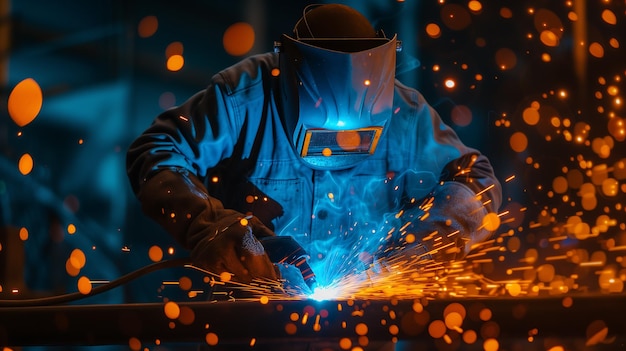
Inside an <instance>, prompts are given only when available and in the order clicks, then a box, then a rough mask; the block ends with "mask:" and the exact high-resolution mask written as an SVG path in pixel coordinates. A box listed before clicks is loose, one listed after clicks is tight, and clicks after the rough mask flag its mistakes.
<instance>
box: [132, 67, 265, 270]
mask: <svg viewBox="0 0 626 351" xmlns="http://www.w3.org/2000/svg"><path fill="white" fill-rule="evenodd" d="M218 78H219V77H218ZM216 79H217V78H216ZM224 96H225V94H224V93H223V92H221V91H220V90H219V88H218V85H217V84H213V85H209V87H208V88H207V89H206V90H204V91H202V92H199V93H197V94H195V95H194V96H192V97H191V98H189V99H188V100H187V101H186V102H185V103H183V104H182V105H180V106H178V107H176V108H172V109H169V110H167V111H164V112H163V113H162V114H160V115H159V116H158V117H157V118H156V119H155V120H154V122H153V123H152V125H150V126H149V127H148V128H147V129H146V130H145V131H144V132H143V133H142V134H141V135H139V136H138V137H137V138H136V139H135V140H134V141H133V143H132V144H131V145H130V147H129V149H128V153H127V157H126V168H127V173H128V178H129V181H130V184H131V187H132V189H133V192H134V193H135V194H136V196H137V197H138V199H139V201H140V202H141V205H142V208H143V211H144V213H145V214H146V215H147V216H149V217H150V218H152V219H154V220H155V221H156V222H157V223H159V224H160V225H161V226H162V227H163V228H165V229H166V230H167V231H168V232H169V233H170V234H171V235H172V236H173V237H174V238H175V239H176V240H177V241H178V242H179V243H180V244H181V245H183V246H184V247H185V248H187V249H189V250H191V255H192V259H193V261H194V263H195V264H196V265H198V266H200V267H202V268H206V269H208V270H210V271H212V272H214V273H222V272H223V271H228V272H230V273H233V274H235V278H234V279H237V280H243V281H247V280H250V279H251V278H253V277H259V278H271V279H273V278H276V273H275V272H274V268H273V265H272V264H271V263H270V262H269V258H268V257H267V255H265V253H264V252H263V250H262V246H260V244H259V242H258V241H257V239H256V236H259V237H262V236H268V235H273V233H272V232H271V231H270V230H269V229H267V228H266V227H265V226H264V225H263V224H262V223H261V222H260V221H259V220H258V219H256V218H254V217H252V218H249V219H247V221H248V225H247V226H246V225H241V224H240V221H241V220H242V219H243V218H244V214H242V213H238V212H237V211H233V210H230V209H225V208H224V206H223V204H222V203H221V201H219V200H218V199H216V198H214V197H212V196H210V194H209V193H208V192H207V189H206V187H205V186H204V183H203V182H202V181H201V180H202V177H206V176H207V170H210V169H212V167H215V166H216V165H217V164H218V163H219V162H220V161H221V160H222V159H223V158H226V157H229V156H231V155H232V153H233V149H234V145H235V143H237V141H238V138H239V135H240V134H239V133H242V130H243V128H242V125H243V124H244V123H243V121H241V120H239V119H237V118H236V117H237V115H236V114H235V113H234V112H233V111H232V107H231V106H230V105H229V104H228V103H227V100H225V99H224V98H223V97H224ZM249 128H255V126H250V127H249ZM244 222H245V221H244ZM248 229H251V232H252V233H250V231H249V230H248Z"/></svg>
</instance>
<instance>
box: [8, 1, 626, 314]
mask: <svg viewBox="0 0 626 351" xmlns="http://www.w3.org/2000/svg"><path fill="white" fill-rule="evenodd" d="M340 2H342V3H346V4H349V5H352V6H354V7H356V8H357V9H359V10H360V11H362V12H363V13H364V14H365V15H366V16H367V17H369V18H370V19H371V20H372V22H373V23H374V24H375V26H376V27H377V28H382V29H384V31H385V33H387V35H388V36H390V35H393V34H394V33H397V34H398V36H399V39H400V40H402V42H403V51H402V52H401V53H400V56H399V58H398V78H399V79H400V80H401V81H402V82H404V83H405V84H407V85H411V86H414V87H416V88H418V89H419V90H420V91H421V92H422V93H423V94H424V95H425V97H426V98H427V100H428V101H429V102H430V103H431V104H432V105H433V106H434V107H435V108H436V109H437V110H438V111H439V112H440V114H441V116H442V118H443V119H444V120H445V121H446V122H447V123H448V124H450V125H451V126H452V127H453V128H454V129H455V130H456V131H457V132H458V134H459V135H460V136H461V138H462V139H463V140H464V141H465V142H466V143H467V144H468V145H470V146H473V147H476V148H478V149H480V150H481V151H483V153H485V154H486V155H487V156H488V157H489V158H490V159H491V161H492V163H493V165H494V167H495V169H496V173H497V175H498V177H499V178H500V180H501V181H502V183H503V185H504V191H505V198H504V199H505V202H504V205H503V207H502V208H501V219H502V224H501V228H500V229H499V230H498V233H499V234H500V236H499V241H498V244H499V245H502V247H503V248H504V249H503V251H500V252H499V253H498V252H496V253H495V254H493V255H492V256H491V257H492V262H487V261H484V262H481V263H475V264H474V265H473V267H474V269H475V270H476V271H477V272H478V273H480V274H486V275H488V276H490V275H492V276H493V277H494V280H500V278H513V277H517V278H519V279H525V280H528V281H529V282H527V283H525V284H526V285H524V286H523V287H522V289H523V291H524V292H525V293H527V294H529V295H532V294H536V293H537V291H544V290H545V289H543V288H544V287H550V286H551V285H553V284H555V283H554V282H555V281H557V280H558V283H556V284H557V285H556V286H557V287H561V288H562V287H565V288H566V289H565V290H569V291H582V292H590V291H591V292H602V293H616V292H617V293H621V292H622V287H623V283H622V282H623V281H624V280H625V279H626V273H625V271H624V267H623V265H622V262H623V261H626V260H622V254H621V253H620V252H622V251H621V246H623V245H626V239H625V238H624V236H625V234H624V233H625V230H626V228H625V227H624V220H623V218H624V217H626V214H625V213H624V212H625V207H626V206H624V205H626V204H622V203H623V202H624V201H623V200H624V197H625V196H624V193H625V192H626V185H625V184H626V182H625V180H624V179H625V178H626V175H625V174H624V170H623V169H624V167H623V162H624V160H625V157H626V153H625V151H624V150H625V149H624V142H623V140H624V135H623V132H624V130H623V127H620V126H621V124H620V121H621V116H623V115H624V109H623V106H622V104H623V98H622V97H623V90H624V87H623V85H624V84H623V79H624V76H625V74H626V72H625V71H626V66H624V62H626V54H625V50H624V46H625V45H626V34H625V33H626V28H625V26H624V20H625V16H626V13H625V7H626V5H625V4H624V2H623V1H621V2H620V1H599V0H597V1H584V0H577V1H573V2H549V1H539V0H536V1H517V0H515V1H490V0H484V1H445V2H443V1H435V0H429V1H423V0H422V1H417V0H405V1H393V0H358V1H356V0H355V1H340ZM308 3H310V2H307V1H292V0H289V1H288V0H272V1H269V0H230V1H201V0H179V1H176V2H172V1H147V0H136V1H120V0H94V1H69V0H61V1H43V0H20V1H10V0H0V93H1V95H0V96H1V99H0V233H1V235H0V245H1V246H0V294H4V296H6V295H7V294H14V295H15V294H21V295H22V296H39V295H48V294H52V293H63V292H71V291H76V289H77V280H78V279H79V277H81V276H86V277H88V278H90V279H91V280H94V281H96V280H103V281H106V280H111V279H115V278H117V277H119V276H121V275H123V274H125V273H127V272H130V271H132V270H135V269H138V268H140V267H143V266H145V265H147V264H150V263H152V262H153V259H151V258H150V255H149V251H150V248H151V247H153V246H157V247H159V248H160V249H161V251H162V252H163V255H164V256H163V257H164V258H171V257H183V256H186V255H187V252H185V251H184V250H182V249H181V248H180V247H178V246H177V245H176V244H175V243H174V241H173V240H172V239H171V238H170V237H169V236H167V234H166V233H165V232H164V231H163V230H161V229H160V228H159V227H157V226H156V224H154V223H152V222H151V221H150V220H148V219H147V218H145V217H144V216H143V215H142V214H141V211H140V209H139V206H138V202H137V201H136V200H135V198H134V196H133V195H132V193H131V190H130V187H129V185H128V181H127V179H126V175H125V164H124V159H125V152H126V149H127V147H128V145H129V144H130V143H131V141H132V140H133V139H134V138H135V137H136V136H138V135H139V134H140V133H141V132H142V131H143V130H144V129H145V128H146V127H147V126H148V125H149V124H150V123H151V121H152V120H153V118H154V117H155V116H156V115H157V114H159V113H160V112H161V111H163V110H164V109H166V108H168V107H171V106H173V105H176V104H179V103H182V102H183V101H184V100H185V99H186V98H187V97H189V96H190V95H191V94H193V93H194V92H196V91H198V90H200V89H203V88H204V87H205V85H206V83H207V82H208V80H209V79H210V77H211V76H212V75H213V74H215V73H216V72H218V71H219V70H220V69H222V68H225V67H227V66H229V65H231V64H234V63H235V62H237V61H239V60H240V59H241V58H242V57H244V56H248V55H253V54H256V53H261V52H265V51H269V50H272V49H273V41H274V40H277V39H279V37H280V35H281V33H290V31H291V29H292V27H293V25H294V23H295V21H296V20H297V19H298V18H299V17H300V16H301V13H302V9H303V7H304V6H305V5H306V4H308ZM237 23H246V24H247V25H244V26H241V25H239V26H235V27H233V25H234V24H237ZM329 25H332V23H329ZM250 28H252V29H253V33H254V37H253V38H252V37H251V36H250V33H249V32H246V29H248V30H249V29H250ZM238 30H239V31H238ZM231 35H232V36H231ZM231 38H234V39H231ZM252 39H253V41H251V40H252ZM246 41H249V42H250V43H252V44H251V46H250V47H245V43H246ZM233 46H234V47H235V49H237V48H238V49H240V51H231V52H230V53H229V52H228V50H231V49H230V48H231V47H233ZM242 46H243V47H242ZM172 53H177V54H180V55H181V56H182V57H183V58H184V65H182V68H180V69H175V68H174V69H168V67H167V62H168V58H169V57H170V56H171V55H172ZM28 78H32V79H33V80H34V81H35V82H36V83H37V84H38V86H39V87H40V88H41V91H42V94H43V100H42V105H41V110H40V112H39V113H38V114H37V116H36V118H35V119H34V120H33V121H32V122H31V123H28V124H27V125H24V126H19V125H18V124H17V123H16V122H15V121H14V120H13V119H12V118H11V117H12V116H10V115H9V113H8V110H9V109H8V102H9V100H10V99H9V96H10V94H11V93H12V92H16V91H15V90H14V89H15V87H16V86H18V84H19V83H20V82H23V81H24V80H26V79H28ZM17 93H18V92H16V94H17ZM26 154H28V155H30V156H31V157H32V160H33V167H32V170H31V171H28V172H24V171H21V170H20V167H19V166H20V164H21V163H20V160H24V159H23V157H24V155H26ZM620 162H621V163H620ZM24 173H26V174H24ZM589 189H591V190H589ZM74 228H75V232H74ZM76 250H78V251H79V252H78V253H77V251H76ZM157 251H158V250H157ZM81 252H82V253H83V254H84V257H85V258H86V260H85V263H84V264H82V263H81V262H80V261H81V259H80V256H81V255H80V253H81ZM153 253H154V252H153ZM157 256H158V255H157ZM554 257H557V258H554ZM558 257H561V258H558ZM563 257H564V258H563ZM72 260H73V261H72ZM77 261H78V265H79V266H80V269H79V272H78V271H77V269H76V266H77V263H76V262H77ZM497 262H503V263H502V264H496V263H497ZM520 262H522V263H520ZM524 262H525V263H524ZM583 262H592V263H593V264H590V265H581V263H583ZM598 262H599V263H598ZM527 263H529V264H531V265H533V267H534V268H533V269H532V272H533V273H531V275H527V273H524V275H523V276H516V275H515V274H511V272H510V271H508V272H507V270H508V269H510V268H515V267H517V266H520V265H524V264H527ZM558 264H562V265H561V266H559V265H558ZM68 265H69V268H68ZM588 266H591V267H592V268H589V267H588ZM72 267H74V268H73V269H72ZM499 267H500V268H499ZM542 267H543V269H547V268H546V267H548V268H549V267H552V269H553V271H555V272H556V273H553V274H552V275H551V276H550V275H549V276H548V277H546V276H545V275H544V276H542V275H541V273H540V272H539V271H540V270H541V269H542ZM601 270H603V271H607V270H608V271H610V272H612V274H610V276H611V278H612V279H613V280H612V281H611V282H612V283H610V284H608V283H606V282H605V281H602V280H598V279H599V278H598V276H599V274H598V273H597V272H599V271H601ZM178 278H179V275H178V273H177V272H176V271H167V272H159V273H158V274H157V275H156V276H152V277H146V278H143V279H139V280H137V281H133V282H132V283H130V284H127V285H125V286H124V287H123V288H121V289H116V290H115V291H113V292H111V293H108V294H106V295H103V296H98V297H96V298H94V299H97V301H109V302H147V301H155V300H159V299H160V298H161V297H162V295H163V294H166V293H167V292H163V289H167V287H165V288H163V286H162V285H161V284H160V282H162V281H167V280H174V281H176V280H178ZM616 281H617V282H616ZM607 284H608V285H607ZM615 284H617V285H615ZM620 284H621V285H620ZM524 289H525V290H524ZM561 290H562V289H561ZM503 292H504V293H506V291H505V290H503ZM88 301H96V300H88ZM88 301H87V302H88Z"/></svg>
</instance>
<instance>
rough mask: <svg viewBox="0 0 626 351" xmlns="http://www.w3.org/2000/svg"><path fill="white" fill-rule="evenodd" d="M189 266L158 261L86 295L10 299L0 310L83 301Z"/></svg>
mask: <svg viewBox="0 0 626 351" xmlns="http://www.w3.org/2000/svg"><path fill="white" fill-rule="evenodd" d="M190 264H191V259H190V258H173V259H169V260H164V261H159V262H156V263H152V264H149V265H147V266H144V267H141V268H139V269H137V270H134V271H132V272H130V273H128V274H126V275H123V276H121V277H119V278H117V279H115V280H111V281H110V282H108V283H105V284H103V285H100V286H97V287H95V288H93V289H91V291H90V292H89V293H87V294H83V293H81V292H74V293H69V294H63V295H54V296H47V297H41V298H33V299H12V300H0V308H2V307H28V306H48V305H56V304H62V303H66V302H71V301H76V300H80V299H84V298H87V297H90V296H95V295H98V294H101V293H103V292H105V291H109V290H111V289H113V288H116V287H118V286H120V285H122V284H126V283H128V282H130V281H131V280H134V279H137V278H139V277H141V276H143V275H146V274H148V273H152V272H154V271H157V270H161V269H166V268H172V267H184V266H186V265H190Z"/></svg>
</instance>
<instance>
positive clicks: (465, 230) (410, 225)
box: [381, 181, 492, 262]
mask: <svg viewBox="0 0 626 351" xmlns="http://www.w3.org/2000/svg"><path fill="white" fill-rule="evenodd" d="M487 213H488V211H487V209H486V208H485V207H484V206H483V204H482V202H481V201H480V199H479V197H478V196H477V195H476V194H475V193H474V192H473V191H472V190H471V189H470V188H468V187H467V186H465V185H463V184H462V183H458V182H453V181H450V182H444V183H442V184H440V185H438V186H437V188H436V189H435V190H434V191H433V192H432V193H431V195H430V196H429V197H428V198H427V199H425V200H424V201H423V202H422V203H421V204H419V206H418V205H414V206H413V205H412V206H411V207H410V208H405V209H404V210H403V211H402V212H401V213H400V215H398V216H395V217H394V218H392V219H391V220H388V221H387V222H388V224H391V225H390V226H389V227H388V228H390V229H388V241H387V244H386V245H387V247H385V249H384V251H385V252H384V254H383V255H381V256H384V257H386V258H390V257H395V258H398V257H404V258H407V259H409V258H410V259H418V260H419V259H433V260H435V261H442V262H447V261H453V260H460V259H462V258H463V257H465V256H466V255H467V253H468V252H469V251H470V250H471V248H472V246H473V245H474V244H477V243H479V242H482V241H484V240H485V239H487V238H488V237H489V236H491V234H492V232H491V231H489V230H487V229H485V227H484V225H483V219H484V217H485V215H486V214H487Z"/></svg>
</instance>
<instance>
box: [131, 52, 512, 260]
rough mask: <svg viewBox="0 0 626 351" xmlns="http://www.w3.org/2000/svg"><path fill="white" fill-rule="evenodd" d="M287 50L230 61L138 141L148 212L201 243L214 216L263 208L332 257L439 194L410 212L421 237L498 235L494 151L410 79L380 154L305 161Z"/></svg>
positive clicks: (398, 94) (189, 243)
mask: <svg viewBox="0 0 626 351" xmlns="http://www.w3.org/2000/svg"><path fill="white" fill-rule="evenodd" d="M277 55H278V54H275V53H267V54H262V55H257V56H253V57H250V58H247V59H244V60H243V61H241V62H239V63H237V64H236V65H234V66H232V67H229V68H227V69H225V70H223V71H221V72H219V73H218V74H216V75H215V76H214V77H213V78H212V80H211V82H210V84H209V85H208V86H207V88H206V89H204V90H202V91H200V92H198V93H197V94H195V95H194V96H192V97H191V98H190V99H189V100H188V101H186V102H185V103H183V104H182V105H180V106H178V107H175V108H172V109H169V110H167V111H165V112H164V113H162V114H161V115H160V116H158V117H157V118H156V120H155V121H154V123H153V124H152V125H151V126H150V127H149V128H148V129H147V130H146V131H145V132H144V133H143V134H142V135H140V136H139V137H138V138H137V139H136V140H135V141H134V143H133V144H132V145H131V147H130V149H129V151H128V154H127V168H128V175H129V179H130V182H131V185H132V188H133V190H134V192H135V193H136V194H137V196H138V197H139V199H140V201H141V202H142V205H143V209H144V211H145V212H146V213H147V215H149V216H150V217H152V218H153V219H155V220H156V221H157V222H159V223H160V224H161V225H162V226H163V227H164V228H165V229H167V230H168V231H169V232H170V233H171V234H172V235H173V236H174V237H175V238H176V239H177V240H178V241H179V242H180V243H181V244H183V245H184V246H185V247H188V248H193V247H194V246H195V245H196V243H197V242H198V241H199V240H201V239H202V235H200V234H199V233H201V232H202V227H203V226H206V225H209V224H211V223H214V222H215V221H217V220H219V218H220V217H221V216H223V215H224V214H226V213H230V212H229V209H230V210H236V211H239V212H241V213H251V214H252V215H254V216H256V217H258V218H259V219H260V220H261V221H262V222H263V223H264V224H265V225H266V226H268V227H269V228H271V229H272V230H274V231H275V233H276V234H277V235H291V236H293V237H294V238H295V239H296V240H297V241H298V242H299V243H300V244H301V245H303V246H304V247H305V248H307V250H308V251H309V253H310V254H311V255H312V256H313V257H317V258H322V257H324V256H325V255H328V252H329V251H328V250H330V249H331V248H336V247H337V245H338V244H341V245H344V246H348V247H349V246H354V245H357V244H358V243H359V242H361V243H363V240H367V238H368V237H370V236H380V235H379V234H377V233H379V232H380V230H381V228H385V229H384V231H389V230H390V229H389V228H390V227H393V228H395V230H396V232H397V233H399V232H400V231H399V228H398V227H399V226H401V225H402V223H392V222H393V220H394V219H398V220H401V219H402V218H403V216H407V214H408V212H410V211H407V209H408V208H411V206H413V207H414V208H417V206H415V204H421V203H422V200H423V199H425V198H430V197H432V198H433V199H435V201H434V202H432V201H431V202H430V205H429V206H427V209H428V211H427V212H429V215H428V216H426V217H425V218H424V216H422V219H423V220H418V218H417V217H415V216H414V213H412V214H410V215H409V217H412V218H408V219H406V221H411V220H412V221H413V222H414V225H413V226H412V228H413V231H415V234H416V235H418V239H419V238H420V236H426V235H431V237H429V239H432V234H433V233H434V232H436V231H439V232H440V234H441V235H442V236H443V239H444V240H441V242H448V241H453V242H455V247H456V248H457V250H456V251H450V252H452V253H453V255H452V258H454V257H457V258H458V257H460V256H462V255H464V254H466V253H467V251H468V250H469V249H470V248H471V245H472V244H474V243H477V242H480V241H482V240H484V239H485V238H487V237H488V236H489V235H490V234H491V231H490V230H485V228H484V227H483V225H482V218H483V216H484V215H485V214H486V213H488V212H495V211H497V209H498V207H499V206H500V202H501V190H500V184H499V183H498V180H497V179H496V177H495V176H494V173H493V170H492V167H491V165H490V163H489V161H488V160H487V158H486V157H485V156H484V155H482V154H481V153H480V152H478V151H477V150H475V149H472V148H469V147H467V146H465V145H464V144H463V143H462V142H461V141H460V140H459V138H458V137H457V135H456V134H455V132H454V131H453V130H452V129H451V128H450V127H449V126H447V125H445V124H444V123H443V122H442V120H441V119H440V117H439V115H438V114H437V112H436V111H435V110H434V109H433V108H432V107H431V106H430V105H428V104H427V102H426V101H425V100H424V98H423V97H422V95H421V94H420V93H419V92H418V91H416V90H415V89H412V88H408V87H406V86H404V85H402V84H401V83H399V82H396V83H395V94H394V95H395V96H394V105H393V106H394V108H393V115H392V117H391V119H390V121H389V123H388V125H387V126H386V127H385V129H384V132H383V134H382V136H381V138H380V140H379V144H378V147H377V149H376V151H375V153H374V154H372V155H371V156H370V157H369V158H368V159H366V160H365V161H363V162H361V163H359V164H358V165H357V166H355V167H353V168H350V169H345V170H335V171H329V170H315V169H311V168H310V167H308V166H307V165H306V164H305V163H304V162H302V160H301V158H300V156H299V155H298V154H297V152H296V151H294V147H293V146H292V144H291V143H290V141H289V137H288V136H287V135H286V132H285V129H284V126H283V123H282V122H281V116H280V113H279V111H280V108H279V107H280V106H279V105H278V104H279V103H280V101H277V96H279V94H278V91H277V89H278V84H277V83H278V79H277V77H275V73H274V75H273V74H272V70H273V69H276V68H277V67H278V56H277ZM274 72H276V71H274ZM419 208H420V210H419V211H420V213H423V212H424V211H425V207H424V206H421V207H419ZM403 210H404V211H406V212H401V211H403ZM392 231H393V230H392ZM449 233H453V234H454V235H449ZM377 238H378V237H377ZM376 240H378V239H376ZM418 241H419V240H418ZM377 242H378V241H377ZM441 242H439V243H438V242H436V241H431V244H429V245H427V246H428V247H429V249H432V248H436V246H437V245H441ZM367 245H369V244H367ZM369 246H372V245H369ZM459 255H460V256H459Z"/></svg>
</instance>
